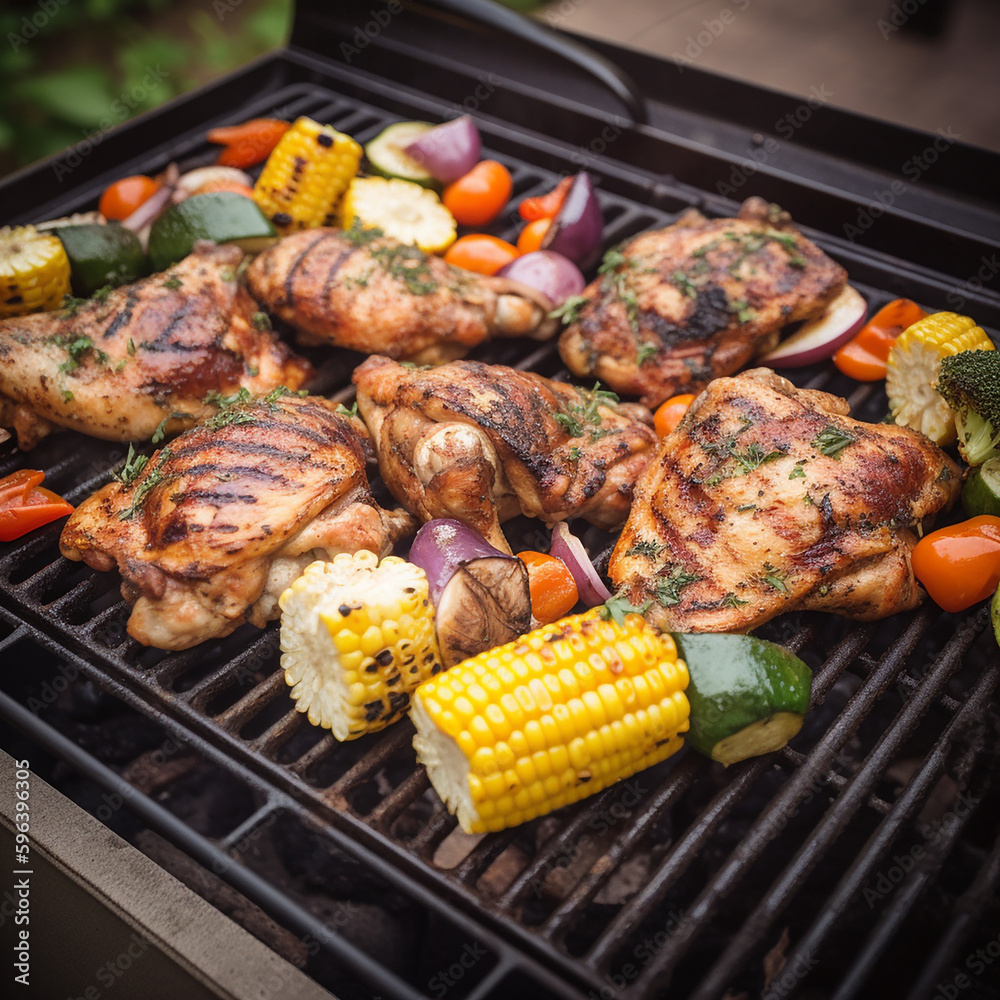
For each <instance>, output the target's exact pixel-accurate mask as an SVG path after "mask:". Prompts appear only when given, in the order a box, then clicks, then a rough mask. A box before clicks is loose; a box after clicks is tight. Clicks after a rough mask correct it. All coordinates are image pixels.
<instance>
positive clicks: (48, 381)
mask: <svg viewBox="0 0 1000 1000" xmlns="http://www.w3.org/2000/svg"><path fill="white" fill-rule="evenodd" d="M242 259H243V253H242V251H240V250H239V249H238V248H237V247H233V246H220V247H211V248H206V249H204V250H199V251H196V252H195V253H193V254H191V255H190V256H189V257H186V258H185V259H184V260H182V261H180V262H179V263H178V264H175V265H174V266H173V267H172V268H170V269H169V270H167V271H164V272H163V273H161V274H154V275H152V276H151V277H148V278H144V279H143V280H141V281H137V282H136V283H135V284H132V285H128V286H126V287H124V288H118V289H116V290H114V291H113V292H111V293H110V294H109V295H108V296H107V298H106V299H105V300H103V301H98V300H97V299H89V300H87V301H86V302H84V303H82V304H81V305H79V306H73V307H71V308H69V309H64V310H59V311H57V312H49V313H37V314H35V315H31V316H24V317H19V318H16V319H8V320H4V321H3V322H0V426H4V425H6V426H13V427H14V428H15V430H16V431H17V435H18V444H19V446H20V447H21V448H22V449H27V448H31V447H33V446H34V445H35V444H36V443H37V441H38V440H39V439H40V438H41V437H44V436H45V435H46V434H47V433H49V432H50V431H51V430H52V429H53V425H59V426H63V427H71V428H73V429H75V430H80V431H83V432H84V433H85V434H91V435H93V436H94V437H100V438H105V439H107V440H111V441H138V440H140V439H143V438H149V437H150V436H151V435H152V434H153V432H154V431H155V430H156V428H157V426H158V425H159V424H160V422H161V421H162V420H163V419H164V417H170V416H171V414H184V415H186V416H183V417H180V418H178V419H174V420H171V421H170V422H169V423H168V425H167V430H168V431H169V432H174V431H177V430H180V429H182V428H183V427H186V426H188V427H189V426H191V425H192V424H194V423H195V422H196V421H197V420H198V419H200V418H201V417H204V416H206V415H208V414H209V413H211V412H212V408H211V407H209V406H206V405H204V403H203V400H204V398H205V396H206V395H207V394H208V393H209V392H211V391H212V390H216V391H219V392H221V393H223V394H229V393H232V392H233V391H235V390H237V389H239V388H240V387H241V386H245V387H246V388H247V389H249V390H251V391H252V392H267V391H268V390H269V389H273V388H274V387H275V386H278V385H286V386H288V387H289V388H292V389H296V388H298V387H299V386H300V385H302V384H303V382H305V381H306V380H307V379H308V378H309V377H310V376H311V375H312V369H311V367H310V365H309V363H308V362H307V361H305V360H304V359H302V358H299V357H298V356H297V355H295V354H293V353H292V352H291V351H290V350H289V349H288V348H287V347H286V346H285V345H284V344H282V343H281V342H280V341H279V340H278V339H277V338H276V337H275V335H274V334H273V333H272V332H270V330H267V329H258V328H257V326H255V324H254V322H253V317H254V316H255V314H257V305H256V304H255V303H254V301H253V300H252V299H251V298H250V296H249V295H248V294H247V292H246V291H245V289H243V288H241V287H240V284H239V282H238V280H237V276H236V270H237V268H238V266H239V264H240V261H241V260H242Z"/></svg>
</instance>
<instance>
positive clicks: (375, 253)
mask: <svg viewBox="0 0 1000 1000" xmlns="http://www.w3.org/2000/svg"><path fill="white" fill-rule="evenodd" d="M369 253H370V254H371V257H372V259H373V260H375V261H377V262H378V263H379V264H381V265H382V267H383V268H384V269H385V270H386V272H387V273H388V274H390V275H392V277H394V278H395V279H396V280H397V281H401V282H402V283H403V284H404V285H406V287H407V288H408V289H409V290H410V292H412V293H413V294H414V295H430V293H431V292H435V291H437V289H438V288H439V287H440V282H438V281H436V280H435V279H434V278H433V277H432V275H431V272H430V268H429V267H428V264H427V255H426V254H425V253H424V252H423V251H422V250H420V249H419V248H418V247H415V246H410V245H408V244H398V245H392V246H382V247H376V248H375V249H373V250H370V251H369Z"/></svg>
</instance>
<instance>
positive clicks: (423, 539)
mask: <svg viewBox="0 0 1000 1000" xmlns="http://www.w3.org/2000/svg"><path fill="white" fill-rule="evenodd" d="M409 558H410V562H412V563H414V564H415V565H417V566H419V567H421V569H423V570H424V572H426V574H427V579H428V581H429V583H430V595H431V601H432V602H433V604H434V609H435V621H436V623H437V638H438V645H439V646H440V649H441V661H442V662H443V663H444V664H445V666H449V667H450V666H452V665H453V664H455V663H458V662H460V661H461V660H464V659H466V657H469V656H474V655H475V654H476V653H479V652H482V651H483V650H485V649H492V648H493V647H494V646H499V645H501V644H502V643H505V642H509V641H510V640H511V639H514V638H516V637H517V636H519V635H521V634H522V633H523V632H526V631H527V630H528V629H529V628H530V627H531V592H530V589H529V584H528V570H527V567H526V566H525V565H524V563H523V562H521V560H520V559H518V558H517V557H516V556H511V555H508V554H507V553H506V552H501V551H500V550H499V549H495V548H494V547H493V546H492V545H490V543H489V542H487V541H486V539H485V538H483V536H482V535H480V534H479V532H478V531H475V530H473V529H472V528H470V527H469V526H468V525H465V524H462V522H461V521H456V520H454V519H453V518H447V517H441V518H435V519H434V520H432V521H428V522H427V523H426V524H425V525H424V526H423V527H422V528H421V529H420V530H419V531H418V532H417V534H416V537H415V538H414V539H413V544H412V545H411V546H410V557H409Z"/></svg>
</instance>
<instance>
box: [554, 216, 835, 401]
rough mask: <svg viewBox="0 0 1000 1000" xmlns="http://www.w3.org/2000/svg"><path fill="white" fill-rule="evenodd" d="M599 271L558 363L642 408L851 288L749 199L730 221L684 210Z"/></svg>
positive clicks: (735, 362)
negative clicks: (624, 395) (635, 399)
mask: <svg viewBox="0 0 1000 1000" xmlns="http://www.w3.org/2000/svg"><path fill="white" fill-rule="evenodd" d="M602 270H604V271H605V273H604V274H603V275H602V276H600V277H598V278H597V280H596V281H593V282H591V284H590V285H588V286H587V288H586V289H585V290H584V293H583V294H584V299H585V302H584V304H583V305H582V306H581V307H580V309H579V310H578V311H577V316H578V318H577V319H576V321H574V322H572V323H571V324H570V325H569V326H567V327H566V329H565V330H564V331H563V334H562V336H561V338H560V340H559V353H560V354H561V355H562V357H563V360H564V361H565V362H566V364H567V366H568V367H569V369H570V371H572V372H574V373H575V374H576V375H595V376H596V377H597V378H599V379H600V380H601V381H602V382H605V383H607V384H608V385H610V386H611V388H612V389H614V390H615V391H616V392H619V393H627V394H630V395H636V396H641V397H642V401H643V403H645V404H646V405H647V406H650V407H655V406H657V405H658V404H660V403H662V402H663V401H664V400H665V399H668V398H669V397H670V396H673V395H675V394H676V393H680V392H696V391H699V390H701V389H703V388H704V387H705V386H706V385H707V384H708V383H709V382H710V381H711V380H712V379H713V378H716V377H718V376H720V375H730V374H732V373H733V372H735V371H737V370H738V369H739V368H741V367H742V366H743V365H745V364H746V363H747V362H748V361H750V360H751V359H752V358H754V357H755V356H756V355H757V354H761V353H763V352H765V351H768V350H770V349H771V348H773V347H774V346H775V345H776V344H777V342H778V336H779V332H780V330H781V328H782V327H784V326H787V325H788V324H789V323H794V322H796V321H798V320H804V319H808V318H810V317H813V316H815V315H818V314H819V313H821V312H822V311H823V309H824V308H825V307H826V306H827V305H828V304H829V302H830V301H831V300H832V299H833V298H835V297H836V295H837V294H838V293H839V292H840V291H841V289H842V288H843V287H844V284H845V282H846V281H847V272H846V271H844V269H843V268H842V267H841V266H840V265H839V264H836V263H834V261H832V260H830V258H829V257H827V256H826V254H824V253H823V251H822V250H820V249H819V247H817V246H816V245H815V244H813V243H811V242H810V241H809V240H807V239H806V238H805V237H804V236H802V235H801V233H799V232H798V231H797V230H796V229H795V228H794V227H793V226H791V225H790V224H789V219H788V216H787V214H786V213H782V212H781V211H780V209H777V207H776V206H769V205H768V204H767V203H766V202H764V201H763V200H762V199H760V198H750V199H748V200H747V201H746V202H745V203H744V204H743V207H742V208H741V209H740V213H739V218H737V219H706V218H705V217H704V216H703V215H702V214H701V213H700V212H697V211H695V210H694V209H692V210H690V211H688V212H686V213H685V214H684V215H683V216H682V217H681V218H680V219H679V220H678V221H677V222H675V223H674V224H673V225H672V226H668V227H667V228H666V229H661V230H659V231H656V232H649V233H642V234H641V235H639V236H637V237H636V238H635V239H634V240H632V241H631V242H630V243H629V244H628V245H627V246H624V247H622V248H621V249H620V251H612V253H611V254H610V255H609V256H606V257H605V264H604V265H603V266H602Z"/></svg>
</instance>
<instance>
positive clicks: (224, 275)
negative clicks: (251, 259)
mask: <svg viewBox="0 0 1000 1000" xmlns="http://www.w3.org/2000/svg"><path fill="white" fill-rule="evenodd" d="M219 277H220V278H221V279H222V280H223V281H235V280H236V272H235V271H234V270H233V269H232V268H231V267H224V268H223V269H222V270H221V271H220V272H219Z"/></svg>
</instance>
